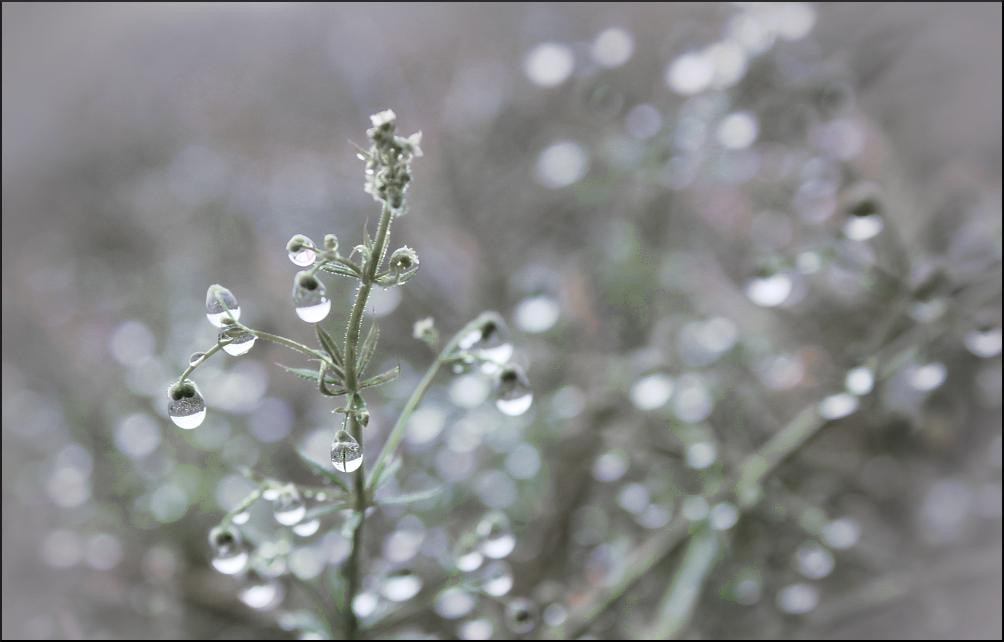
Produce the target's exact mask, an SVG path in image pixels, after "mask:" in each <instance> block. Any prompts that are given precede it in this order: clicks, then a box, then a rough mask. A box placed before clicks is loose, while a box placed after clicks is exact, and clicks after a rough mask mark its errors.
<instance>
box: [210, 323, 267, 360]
mask: <svg viewBox="0 0 1004 642" xmlns="http://www.w3.org/2000/svg"><path fill="white" fill-rule="evenodd" d="M229 321H230V319H225V320H224V324H223V328H222V329H221V330H220V335H219V337H218V340H219V341H220V342H221V343H222V342H223V341H229V343H227V344H226V345H224V346H223V351H224V352H226V353H227V354H229V355H230V356H233V357H239V356H241V355H242V354H245V353H246V352H247V351H248V350H250V349H251V346H253V345H254V342H255V339H257V338H258V337H256V336H255V335H254V334H253V333H252V332H251V331H250V330H248V329H247V328H245V327H243V326H239V325H234V324H231V323H227V322H229Z"/></svg>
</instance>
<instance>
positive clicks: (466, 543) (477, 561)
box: [453, 533, 485, 573]
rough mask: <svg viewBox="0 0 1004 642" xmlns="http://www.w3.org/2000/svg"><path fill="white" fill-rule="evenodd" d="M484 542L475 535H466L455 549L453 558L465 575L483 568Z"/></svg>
mask: <svg viewBox="0 0 1004 642" xmlns="http://www.w3.org/2000/svg"><path fill="white" fill-rule="evenodd" d="M481 543H482V540H481V538H480V537H478V536H477V535H476V534H475V533H465V534H464V535H462V536H461V537H460V539H459V540H458V541H457V544H456V546H455V547H454V548H453V557H454V560H455V563H456V565H457V568H458V569H459V570H461V571H464V572H465V573H469V572H471V571H476V570H477V569H479V568H481V564H482V563H484V561H485V556H484V554H483V553H482V552H481Z"/></svg>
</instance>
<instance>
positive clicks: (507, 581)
mask: <svg viewBox="0 0 1004 642" xmlns="http://www.w3.org/2000/svg"><path fill="white" fill-rule="evenodd" d="M512 585H513V578H512V569H511V568H510V567H509V565H508V564H507V563H505V562H501V561H498V562H492V563H491V564H489V565H488V566H486V567H485V570H484V572H483V575H482V582H481V590H482V591H484V592H485V593H487V594H488V595H493V596H495V597H502V596H503V595H505V594H506V593H508V592H509V591H510V590H512Z"/></svg>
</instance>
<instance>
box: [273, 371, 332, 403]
mask: <svg viewBox="0 0 1004 642" xmlns="http://www.w3.org/2000/svg"><path fill="white" fill-rule="evenodd" d="M275 365H277V366H279V367H280V368H282V369H283V370H285V371H286V372H290V373H292V374H295V375H296V376H297V377H303V378H304V379H310V380H311V381H317V379H318V372H317V371H316V370H307V369H306V368H290V367H289V366H284V365H282V364H281V363H276V364H275ZM324 383H326V384H328V385H329V386H339V385H341V384H342V382H341V381H338V380H337V379H333V378H332V377H328V376H325V377H324ZM329 392H330V394H331V396H335V397H337V396H340V395H344V394H345V390H343V389H341V388H339V389H337V390H334V391H329Z"/></svg>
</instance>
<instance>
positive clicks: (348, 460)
mask: <svg viewBox="0 0 1004 642" xmlns="http://www.w3.org/2000/svg"><path fill="white" fill-rule="evenodd" d="M331 463H332V464H333V465H334V467H335V468H336V469H337V470H340V471H342V472H343V473H352V472H355V471H356V470H358V469H359V467H360V466H362V465H363V448H362V446H360V445H359V442H358V441H356V440H355V439H353V438H352V435H350V434H349V433H347V432H346V431H344V430H339V431H338V432H337V433H335V440H334V441H332V442H331Z"/></svg>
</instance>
